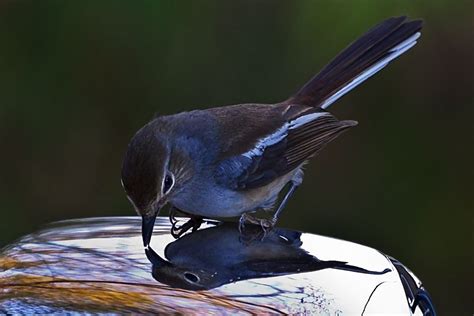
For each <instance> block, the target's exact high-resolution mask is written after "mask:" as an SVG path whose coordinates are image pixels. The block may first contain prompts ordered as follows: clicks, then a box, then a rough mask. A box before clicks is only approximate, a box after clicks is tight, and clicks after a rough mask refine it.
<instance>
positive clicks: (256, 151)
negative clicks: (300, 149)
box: [242, 112, 330, 158]
mask: <svg viewBox="0 0 474 316" xmlns="http://www.w3.org/2000/svg"><path fill="white" fill-rule="evenodd" d="M327 115H330V114H329V113H327V112H318V113H311V114H307V115H303V116H300V117H298V118H297V119H295V120H292V121H289V122H287V123H285V124H284V125H283V126H282V127H280V128H279V129H278V130H277V131H276V132H274V133H272V134H270V135H268V136H266V137H264V138H262V139H260V140H259V141H258V142H257V144H256V145H255V147H254V148H252V149H250V150H249V151H247V152H245V153H243V154H242V155H243V156H245V157H247V158H252V157H255V156H261V155H262V154H263V152H264V151H265V148H267V147H268V146H271V145H275V144H276V143H278V142H279V141H281V140H282V139H284V138H285V137H286V136H287V135H288V130H290V129H295V128H298V127H300V126H302V125H304V124H306V123H309V122H311V121H314V120H316V119H317V118H319V117H321V116H327Z"/></svg>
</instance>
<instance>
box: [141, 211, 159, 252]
mask: <svg viewBox="0 0 474 316" xmlns="http://www.w3.org/2000/svg"><path fill="white" fill-rule="evenodd" d="M157 214H158V213H156V214H155V215H154V216H151V217H148V216H142V237H143V246H144V247H145V248H147V247H148V245H149V244H150V240H151V235H152V234H153V227H155V220H156V215H157Z"/></svg>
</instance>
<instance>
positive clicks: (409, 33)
mask: <svg viewBox="0 0 474 316" xmlns="http://www.w3.org/2000/svg"><path fill="white" fill-rule="evenodd" d="M422 24H423V22H422V21H421V20H414V21H409V22H408V21H407V18H406V17H404V16H402V17H395V18H390V19H387V20H385V21H383V22H382V23H380V24H378V25H377V26H375V27H374V28H372V29H371V30H369V31H368V32H367V33H366V34H364V35H363V36H362V37H360V38H359V39H358V40H356V41H355V42H353V43H352V44H351V45H349V46H348V47H347V48H346V49H345V50H343V51H342V52H341V53H340V54H339V55H338V56H336V58H334V59H333V60H332V61H331V62H330V63H329V64H328V65H327V66H326V67H324V68H323V69H322V70H321V71H320V72H319V73H318V74H317V75H316V76H314V77H313V78H312V79H311V80H310V81H309V82H308V83H306V84H305V85H304V86H303V88H301V89H300V90H299V91H298V92H297V93H296V94H295V95H294V96H292V97H291V98H290V99H288V100H287V101H286V102H287V103H297V104H305V105H310V106H314V107H321V108H323V109H325V108H327V107H329V105H331V104H332V103H334V102H335V101H336V100H338V99H339V98H340V97H342V96H343V95H344V94H346V93H347V92H349V91H351V90H352V89H354V88H355V87H357V86H358V85H359V84H361V83H362V82H364V81H365V80H367V79H368V78H370V77H371V76H372V75H374V74H375V73H377V72H378V71H380V70H381V69H382V68H384V67H385V66H386V65H387V64H388V63H390V62H391V61H392V60H394V59H395V58H397V57H398V56H400V55H402V54H403V53H405V52H406V51H407V50H409V49H410V48H412V47H413V46H414V45H415V44H416V41H417V39H418V38H419V37H420V32H419V31H420V30H421V28H422Z"/></svg>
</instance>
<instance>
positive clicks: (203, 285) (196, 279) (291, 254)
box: [145, 223, 390, 290]
mask: <svg viewBox="0 0 474 316" xmlns="http://www.w3.org/2000/svg"><path fill="white" fill-rule="evenodd" d="M260 233H261V228H260V227H259V226H253V225H248V226H246V233H245V235H242V234H241V233H240V231H239V229H238V227H237V226H236V225H235V224H232V223H220V224H217V225H216V226H214V227H209V228H206V229H201V230H198V231H196V232H193V233H191V234H188V235H185V236H183V237H181V238H180V239H178V240H175V241H173V242H171V243H169V244H168V245H167V246H166V248H165V252H164V255H165V258H166V259H167V260H165V259H163V258H162V257H160V256H159V255H158V254H157V253H156V252H155V251H154V250H153V249H152V248H151V247H148V248H147V249H146V250H145V252H146V255H147V257H148V259H149V260H150V262H151V263H152V266H153V267H152V276H153V277H154V278H155V279H156V280H157V281H158V282H161V283H164V284H167V285H170V286H172V287H176V288H182V289H188V290H209V289H213V288H216V287H219V286H222V285H225V284H228V283H232V282H237V281H241V280H248V279H254V278H267V277H274V276H281V275H288V274H295V273H302V272H309V271H317V270H322V269H339V270H347V271H350V272H355V273H365V274H384V273H386V272H389V271H390V270H389V269H385V270H383V271H370V270H367V269H364V268H360V267H356V266H353V265H349V264H347V263H346V262H343V261H335V260H319V259H318V258H316V257H315V256H313V255H311V254H309V253H308V252H307V251H306V250H304V249H302V248H301V245H302V241H301V239H300V237H301V233H300V232H297V231H292V230H287V229H279V228H275V229H274V230H272V231H270V232H268V233H267V234H266V235H265V238H263V239H262V238H260V236H259V234H260Z"/></svg>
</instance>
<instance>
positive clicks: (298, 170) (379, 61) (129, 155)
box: [121, 16, 423, 247]
mask: <svg viewBox="0 0 474 316" xmlns="http://www.w3.org/2000/svg"><path fill="white" fill-rule="evenodd" d="M422 25H423V21H422V20H419V19H415V20H410V19H408V17H406V16H399V17H391V18H388V19H386V20H384V21H382V22H381V23H379V24H377V25H376V26H374V27H372V28H371V29H370V30H369V31H367V32H366V33H365V34H363V35H362V36H361V37H359V38H358V39H357V40H356V41H354V42H352V43H351V44H350V45H349V46H347V47H346V48H345V49H343V50H342V51H341V52H340V53H339V54H338V55H337V56H336V57H335V58H334V59H333V60H332V61H330V62H329V63H328V64H327V65H326V66H325V67H324V68H323V69H322V70H321V71H320V72H319V73H317V74H316V75H315V76H314V77H312V78H311V79H310V80H309V81H308V82H307V83H306V84H305V85H304V86H303V87H302V88H301V89H300V90H298V91H297V92H296V93H295V94H293V95H292V96H290V97H289V98H288V99H286V100H285V101H282V102H279V103H274V104H257V103H246V104H237V105H228V106H221V107H213V108H207V109H199V110H193V111H188V112H181V113H177V114H171V115H161V116H156V117H155V118H153V119H152V120H151V121H150V122H148V123H147V124H146V125H144V126H143V127H142V128H141V129H139V130H138V132H136V133H135V135H134V136H133V137H132V139H131V140H130V142H129V144H128V146H127V149H126V152H125V155H124V158H123V163H122V172H121V181H122V186H123V188H124V190H125V193H126V195H127V198H128V200H129V201H130V202H131V204H132V205H133V207H134V208H135V211H136V212H137V213H138V214H139V215H141V216H142V237H143V243H144V246H145V247H147V246H148V245H149V244H150V240H151V235H152V232H153V227H154V223H155V219H156V216H157V214H158V213H159V211H160V210H161V209H162V208H163V207H164V206H165V205H167V204H169V205H171V211H170V220H172V222H173V227H175V224H176V221H175V220H174V215H175V214H176V212H182V213H184V214H186V215H188V216H189V217H190V218H191V219H190V220H189V222H188V223H186V224H184V225H182V226H181V227H176V228H177V231H176V234H175V237H179V236H180V235H181V234H182V233H184V232H185V231H187V230H189V229H191V228H192V229H193V230H195V229H197V227H199V225H200V223H201V222H202V219H203V218H231V217H240V219H239V225H240V226H239V227H244V226H245V224H246V223H253V224H260V225H261V227H262V228H264V229H271V228H272V227H274V225H275V224H276V222H277V220H278V218H279V217H280V215H281V213H282V211H283V209H284V208H285V206H286V205H287V203H288V201H289V200H290V198H291V197H292V196H293V194H294V192H295V190H296V189H297V188H298V187H299V186H300V185H301V183H302V181H303V171H302V168H303V166H304V165H305V164H306V163H307V162H308V160H309V159H311V158H313V157H314V156H315V155H316V154H318V153H319V152H320V151H321V149H322V148H323V147H325V146H326V145H327V144H328V143H329V142H331V141H333V140H334V139H335V138H337V137H338V136H339V135H341V134H342V133H343V132H345V131H347V130H348V129H350V128H351V127H354V126H356V125H357V122H356V121H353V120H338V119H337V118H336V117H335V116H334V115H333V114H331V113H330V112H328V111H327V108H328V107H329V106H330V105H331V104H333V103H334V102H336V101H337V100H339V99H340V98H341V97H342V96H343V95H345V94H346V93H348V92H349V91H351V90H352V89H354V88H355V87H357V86H358V85H359V84H361V83H362V82H364V81H365V80H367V79H368V78H370V77H371V76H373V75H374V74H375V73H377V72H378V71H380V70H381V69H383V68H384V67H385V66H387V65H388V64H389V63H390V62H391V61H392V60H394V59H395V58H397V57H399V56H400V55H402V54H403V53H405V52H406V51H408V50H409V49H410V48H412V47H413V46H414V45H415V44H416V43H417V40H418V38H419V37H420V35H421V29H422ZM281 192H285V193H284V196H283V198H282V199H281V201H280V202H279V203H278V200H279V196H280V195H281V194H280V193H281ZM257 210H265V211H269V212H270V211H273V212H274V213H273V215H272V216H271V218H269V219H265V218H258V217H256V216H255V215H254V213H255V212H256V211H257Z"/></svg>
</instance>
